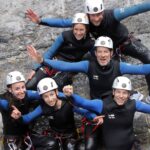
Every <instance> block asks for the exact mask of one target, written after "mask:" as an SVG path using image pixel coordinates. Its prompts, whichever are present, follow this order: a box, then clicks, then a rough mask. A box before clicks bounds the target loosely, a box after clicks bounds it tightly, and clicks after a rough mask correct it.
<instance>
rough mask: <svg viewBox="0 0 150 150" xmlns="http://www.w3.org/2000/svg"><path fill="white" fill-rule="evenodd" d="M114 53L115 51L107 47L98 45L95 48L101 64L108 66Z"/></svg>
mask: <svg viewBox="0 0 150 150" xmlns="http://www.w3.org/2000/svg"><path fill="white" fill-rule="evenodd" d="M112 55H113V51H112V50H110V49H108V48H106V47H97V48H96V50H95V56H96V59H97V61H98V63H99V64H100V65H101V66H106V65H107V64H108V63H109V62H110V60H111V58H112Z"/></svg>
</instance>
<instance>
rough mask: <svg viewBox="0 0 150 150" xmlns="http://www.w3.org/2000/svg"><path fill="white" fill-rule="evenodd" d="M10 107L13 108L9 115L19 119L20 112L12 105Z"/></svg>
mask: <svg viewBox="0 0 150 150" xmlns="http://www.w3.org/2000/svg"><path fill="white" fill-rule="evenodd" d="M11 108H12V109H13V110H12V112H11V117H12V118H14V119H19V118H20V117H21V112H20V111H19V110H18V109H17V108H16V107H15V106H14V105H12V106H11Z"/></svg>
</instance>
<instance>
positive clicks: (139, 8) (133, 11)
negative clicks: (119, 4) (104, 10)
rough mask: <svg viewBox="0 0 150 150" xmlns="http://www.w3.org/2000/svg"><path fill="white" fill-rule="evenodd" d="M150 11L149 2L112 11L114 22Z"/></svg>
mask: <svg viewBox="0 0 150 150" xmlns="http://www.w3.org/2000/svg"><path fill="white" fill-rule="evenodd" d="M149 10H150V2H144V3H140V4H137V5H133V6H130V7H125V8H116V9H114V16H115V18H116V20H118V21H121V20H123V19H125V18H127V17H129V16H133V15H137V14H139V13H143V12H146V11H149Z"/></svg>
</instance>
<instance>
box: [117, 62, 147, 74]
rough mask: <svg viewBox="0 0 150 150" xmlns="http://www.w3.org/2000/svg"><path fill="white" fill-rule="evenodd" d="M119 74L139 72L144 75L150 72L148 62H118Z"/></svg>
mask: <svg viewBox="0 0 150 150" xmlns="http://www.w3.org/2000/svg"><path fill="white" fill-rule="evenodd" d="M120 72H121V74H141V75H146V74H149V73H150V64H144V65H131V64H128V63H123V62H121V63H120Z"/></svg>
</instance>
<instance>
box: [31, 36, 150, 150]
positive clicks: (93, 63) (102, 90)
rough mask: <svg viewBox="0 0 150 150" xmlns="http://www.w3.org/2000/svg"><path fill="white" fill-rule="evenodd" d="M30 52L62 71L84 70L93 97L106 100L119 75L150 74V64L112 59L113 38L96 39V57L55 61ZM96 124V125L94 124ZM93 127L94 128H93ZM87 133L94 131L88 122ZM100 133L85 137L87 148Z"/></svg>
mask: <svg viewBox="0 0 150 150" xmlns="http://www.w3.org/2000/svg"><path fill="white" fill-rule="evenodd" d="M28 53H29V54H30V56H31V58H32V59H34V60H35V61H37V62H39V63H42V64H43V65H45V66H49V67H52V68H54V69H57V70H60V71H64V72H65V71H70V72H82V73H85V74H87V76H88V79H89V85H90V96H91V99H95V98H102V99H103V100H105V99H106V98H107V97H109V96H110V94H111V93H112V84H113V81H114V79H115V78H116V77H117V76H120V75H123V74H144V75H145V74H149V73H150V64H145V65H131V64H128V63H125V62H119V61H117V60H114V59H112V57H113V42H112V40H111V38H109V37H105V36H101V37H99V38H98V39H97V40H96V41H95V56H96V59H91V60H87V61H80V62H76V63H69V62H64V61H58V60H57V61H55V60H49V59H43V58H42V57H40V55H39V54H37V52H36V49H34V48H30V49H28ZM39 58H40V59H39ZM94 126H95V125H94ZM91 127H92V128H91ZM86 129H87V130H85V131H87V135H89V133H91V132H92V130H93V126H92V124H89V125H87V124H86ZM97 136H99V133H98V132H94V133H92V134H90V136H89V138H85V141H86V149H87V150H88V149H89V150H91V149H96V147H97V146H98V141H97V139H98V137H97Z"/></svg>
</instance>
